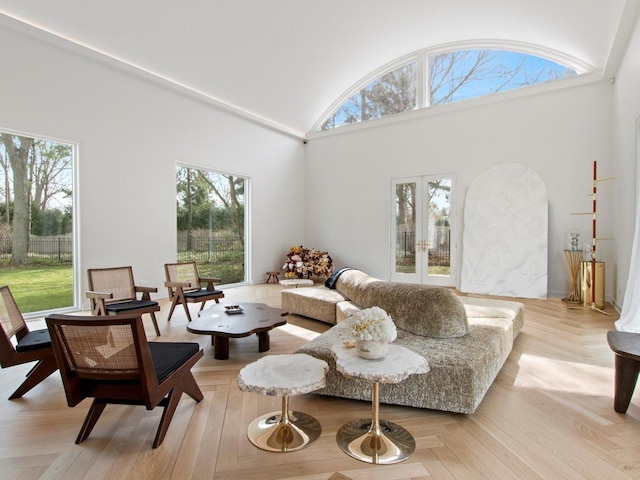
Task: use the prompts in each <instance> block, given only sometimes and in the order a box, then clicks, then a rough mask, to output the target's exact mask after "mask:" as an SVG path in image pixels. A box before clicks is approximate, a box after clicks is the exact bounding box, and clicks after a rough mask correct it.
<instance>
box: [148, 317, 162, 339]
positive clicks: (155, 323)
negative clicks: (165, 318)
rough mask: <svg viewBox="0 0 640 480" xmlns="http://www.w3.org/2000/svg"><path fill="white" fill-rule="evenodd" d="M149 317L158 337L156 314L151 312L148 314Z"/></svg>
mask: <svg viewBox="0 0 640 480" xmlns="http://www.w3.org/2000/svg"><path fill="white" fill-rule="evenodd" d="M149 315H151V320H153V328H155V329H156V335H157V336H160V329H159V328H158V321H157V320H156V314H155V313H153V312H149Z"/></svg>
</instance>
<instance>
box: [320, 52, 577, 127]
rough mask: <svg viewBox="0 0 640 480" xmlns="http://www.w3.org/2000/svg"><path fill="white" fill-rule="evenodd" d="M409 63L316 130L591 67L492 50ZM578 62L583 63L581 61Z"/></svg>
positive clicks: (354, 96) (414, 58)
mask: <svg viewBox="0 0 640 480" xmlns="http://www.w3.org/2000/svg"><path fill="white" fill-rule="evenodd" d="M558 57H559V54H558ZM405 60H406V61H405V62H404V63H403V65H402V66H400V67H397V61H396V62H394V63H393V64H392V66H391V67H389V69H388V70H387V71H386V72H384V73H382V74H381V75H378V76H377V77H376V78H375V79H374V80H371V81H367V80H364V81H363V82H360V83H359V84H358V85H359V86H358V87H355V88H354V90H355V93H349V94H348V98H347V100H346V101H344V102H343V103H341V104H340V106H338V107H337V108H332V109H330V111H329V113H327V114H325V115H324V116H323V117H322V120H321V121H320V122H319V125H320V126H319V127H316V128H315V130H318V129H320V130H330V129H333V128H336V127H340V126H343V125H348V124H352V123H357V122H362V121H366V120H371V119H374V118H380V117H385V116H389V115H395V114H397V113H401V112H406V111H410V110H414V109H420V108H427V107H429V106H431V105H439V104H446V103H452V102H456V101H459V100H466V99H470V98H474V97H480V96H484V95H491V94H493V93H497V92H503V91H506V90H511V89H514V88H520V87H525V86H529V85H536V84H539V83H544V82H549V81H552V80H558V79H561V78H568V77H573V76H576V75H577V74H578V70H581V71H587V70H588V69H589V68H588V67H586V66H584V65H583V66H581V67H579V68H578V67H576V68H573V67H571V66H567V65H563V64H560V63H556V62H554V61H551V60H547V59H545V58H542V57H539V56H536V55H533V54H528V53H525V52H517V51H513V50H500V49H493V48H487V49H467V50H450V51H441V52H437V53H431V52H429V51H427V50H422V51H420V52H418V53H416V54H414V55H411V56H409V57H408V59H406V58H405ZM575 64H576V66H578V65H580V63H579V62H578V61H577V60H576V61H575ZM421 65H424V67H420V66H421ZM364 82H366V84H365V86H364V87H362V86H361V85H362V84H363V83H364ZM343 98H344V97H343Z"/></svg>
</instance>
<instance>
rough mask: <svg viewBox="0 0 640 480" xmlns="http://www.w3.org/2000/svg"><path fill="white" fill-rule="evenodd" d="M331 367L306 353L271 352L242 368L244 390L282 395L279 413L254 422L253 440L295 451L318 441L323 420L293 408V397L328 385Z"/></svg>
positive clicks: (263, 446)
mask: <svg viewBox="0 0 640 480" xmlns="http://www.w3.org/2000/svg"><path fill="white" fill-rule="evenodd" d="M327 370H329V366H328V365H327V362H325V361H323V360H319V359H317V358H314V357H312V356H310V355H306V354H304V353H297V354H291V355H269V356H266V357H262V358H261V359H259V360H257V361H255V362H253V363H250V364H249V365H247V366H246V367H244V368H243V369H242V370H240V373H239V374H238V387H240V390H243V391H245V392H253V393H259V394H262V395H271V396H280V397H282V409H281V410H280V411H279V412H271V413H267V414H266V415H262V416H261V417H258V418H256V419H255V420H253V421H252V422H251V424H250V425H249V428H248V429H247V437H248V438H249V441H250V442H251V443H253V444H254V445H255V446H256V447H258V448H260V449H262V450H267V451H270V452H294V451H296V450H300V449H302V448H304V447H306V446H308V445H310V444H311V443H313V442H315V441H316V440H317V439H318V437H319V436H320V433H321V431H322V427H321V426H320V422H318V420H316V419H315V418H314V417H312V416H311V415H309V414H307V413H304V412H292V411H289V396H290V395H299V394H302V393H309V392H313V391H315V390H318V389H319V388H322V387H324V385H325V374H326V372H327Z"/></svg>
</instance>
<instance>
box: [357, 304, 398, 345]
mask: <svg viewBox="0 0 640 480" xmlns="http://www.w3.org/2000/svg"><path fill="white" fill-rule="evenodd" d="M351 321H352V325H353V329H352V333H353V336H354V337H355V339H356V340H374V341H377V342H389V343H391V342H393V341H394V340H395V339H396V337H397V335H398V332H397V330H396V326H395V324H394V323H393V320H392V319H391V317H390V316H389V314H388V313H387V312H385V311H384V310H383V309H381V308H380V307H371V308H366V309H364V310H360V311H359V312H356V313H355V314H353V315H352V316H351Z"/></svg>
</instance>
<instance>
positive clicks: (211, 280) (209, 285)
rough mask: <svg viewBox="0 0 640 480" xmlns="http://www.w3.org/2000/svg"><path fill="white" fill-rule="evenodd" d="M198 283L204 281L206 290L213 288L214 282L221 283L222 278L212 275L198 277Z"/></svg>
mask: <svg viewBox="0 0 640 480" xmlns="http://www.w3.org/2000/svg"><path fill="white" fill-rule="evenodd" d="M199 280H200V284H203V283H206V284H207V290H215V289H216V287H215V284H216V283H221V282H222V279H221V278H213V277H200V278H199Z"/></svg>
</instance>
